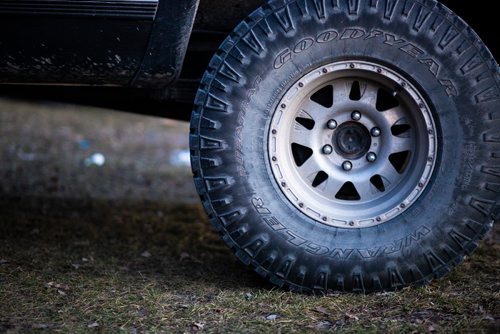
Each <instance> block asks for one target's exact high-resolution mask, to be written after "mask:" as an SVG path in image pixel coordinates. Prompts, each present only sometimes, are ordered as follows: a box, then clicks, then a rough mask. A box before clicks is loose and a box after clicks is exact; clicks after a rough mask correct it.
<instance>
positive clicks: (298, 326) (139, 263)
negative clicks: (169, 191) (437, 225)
mask: <svg viewBox="0 0 500 334" xmlns="http://www.w3.org/2000/svg"><path fill="white" fill-rule="evenodd" d="M0 220H1V225H0V242H1V245H2V247H1V248H0V259H1V260H0V261H1V264H0V300H1V301H2V303H0V331H2V330H7V331H8V332H10V331H12V332H23V331H26V330H30V329H37V328H47V329H51V330H61V331H71V332H72V331H85V330H89V328H94V329H100V330H112V331H115V330H119V329H121V330H126V331H133V330H139V331H143V330H148V331H167V332H171V331H174V332H185V331H200V330H203V331H207V332H226V331H234V332H260V331H264V332H267V331H280V330H281V331H305V330H309V329H325V330H326V329H340V330H342V331H344V332H352V333H356V332H371V331H373V332H377V331H383V332H411V331H432V330H436V331H443V332H444V331H446V332H448V331H456V332H469V331H485V332H488V331H490V332H494V331H498V329H499V322H498V321H499V318H498V316H499V311H500V292H499V291H500V289H499V286H500V284H499V283H498V276H499V272H500V260H499V258H498V252H499V250H500V247H499V246H498V244H490V245H487V244H482V245H481V247H480V249H479V250H478V251H477V252H476V254H475V255H474V257H473V258H472V259H470V260H467V261H466V262H465V263H464V264H463V265H462V266H460V268H459V269H457V270H455V271H453V272H452V274H451V275H450V276H448V277H447V278H445V279H442V280H438V281H436V282H434V283H433V284H431V285H430V286H427V287H422V288H408V289H405V290H403V291H400V292H391V293H380V294H370V295H352V294H334V295H329V296H307V295H299V294H294V293H290V292H287V291H283V290H280V289H275V288H273V287H272V286H271V285H269V284H268V283H266V282H265V281H263V280H262V279H260V278H259V277H258V276H257V275H256V274H254V273H253V272H252V271H250V270H248V269H247V268H245V267H243V266H242V265H240V264H239V263H238V262H237V261H236V260H235V258H234V256H233V255H232V254H231V253H230V251H228V250H227V248H226V247H225V245H223V244H222V243H221V242H220V241H219V239H218V236H217V235H216V234H215V233H214V232H213V231H212V230H211V228H210V227H209V225H208V223H207V220H206V218H205V215H204V213H203V212H202V210H201V208H200V206H199V205H195V204H179V205H172V204H168V203H147V202H146V203H125V202H123V203H117V202H113V201H95V200H89V201H80V200H79V201H68V200H66V201H65V200H47V199H37V198H30V199H26V198H24V199H19V198H3V201H2V204H1V205H0ZM274 318H275V319H274ZM269 319H274V320H269Z"/></svg>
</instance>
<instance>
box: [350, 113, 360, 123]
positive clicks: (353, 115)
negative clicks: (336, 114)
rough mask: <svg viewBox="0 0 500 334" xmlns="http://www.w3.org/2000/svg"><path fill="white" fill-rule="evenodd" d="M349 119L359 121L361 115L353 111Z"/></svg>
mask: <svg viewBox="0 0 500 334" xmlns="http://www.w3.org/2000/svg"><path fill="white" fill-rule="evenodd" d="M351 118H352V120H353V121H359V120H360V119H361V113H360V112H359V111H353V112H352V114H351Z"/></svg>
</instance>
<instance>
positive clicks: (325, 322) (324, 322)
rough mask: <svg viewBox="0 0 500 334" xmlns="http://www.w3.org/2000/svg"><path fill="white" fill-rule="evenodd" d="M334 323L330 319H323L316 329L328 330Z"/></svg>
mask: <svg viewBox="0 0 500 334" xmlns="http://www.w3.org/2000/svg"><path fill="white" fill-rule="evenodd" d="M332 326H333V324H332V323H331V322H330V321H328V320H322V321H320V322H318V323H317V324H316V329H321V330H326V329H330V328H332Z"/></svg>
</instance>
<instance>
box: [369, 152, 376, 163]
mask: <svg viewBox="0 0 500 334" xmlns="http://www.w3.org/2000/svg"><path fill="white" fill-rule="evenodd" d="M366 160H368V161H369V162H374V161H375V160H377V155H376V154H375V153H373V152H369V153H368V154H367V155H366Z"/></svg>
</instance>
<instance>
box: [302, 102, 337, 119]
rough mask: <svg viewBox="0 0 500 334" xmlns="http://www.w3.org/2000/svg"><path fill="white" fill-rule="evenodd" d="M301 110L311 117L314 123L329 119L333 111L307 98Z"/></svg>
mask: <svg viewBox="0 0 500 334" xmlns="http://www.w3.org/2000/svg"><path fill="white" fill-rule="evenodd" d="M300 109H301V110H304V111H305V112H306V113H307V114H309V116H311V117H312V119H313V120H314V121H318V120H321V119H324V118H326V117H328V115H329V113H330V112H331V110H330V109H329V108H326V107H323V106H322V105H321V104H319V103H317V102H314V101H313V100H311V99H310V98H307V99H306V100H305V101H304V102H303V103H302V105H301V106H300Z"/></svg>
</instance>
